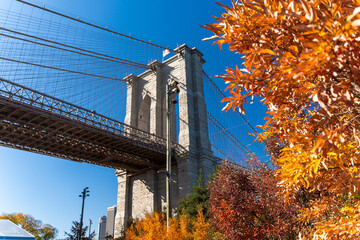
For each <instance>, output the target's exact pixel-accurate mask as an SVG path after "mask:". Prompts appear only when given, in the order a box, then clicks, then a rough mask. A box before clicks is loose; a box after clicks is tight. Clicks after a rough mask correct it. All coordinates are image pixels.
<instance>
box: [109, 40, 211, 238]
mask: <svg viewBox="0 0 360 240" xmlns="http://www.w3.org/2000/svg"><path fill="white" fill-rule="evenodd" d="M176 52H177V53H178V54H177V55H176V56H173V57H172V58H170V59H168V60H166V61H165V62H163V63H160V62H157V61H156V62H152V63H151V64H150V67H151V70H148V71H146V72H144V73H142V74H140V75H139V76H135V75H129V76H128V77H127V78H126V80H127V83H128V90H127V105H126V116H125V123H126V124H129V125H131V126H133V127H136V128H139V129H141V130H144V131H148V132H150V133H153V134H155V135H157V136H161V137H164V138H165V137H166V112H165V97H166V94H165V87H166V84H167V83H168V81H169V80H171V79H174V80H176V81H178V82H179V87H180V93H179V96H178V101H179V103H178V104H179V106H178V107H179V121H177V119H176V115H175V114H173V115H172V117H171V126H172V129H171V136H172V141H174V142H175V141H177V140H178V143H179V144H180V145H182V146H183V147H185V148H186V149H187V150H188V152H189V153H188V154H187V155H186V156H182V157H181V158H177V159H176V163H174V164H173V166H172V171H173V175H172V177H173V182H172V183H171V189H172V191H171V198H172V208H173V209H175V208H176V207H177V203H178V201H179V200H180V199H182V198H184V197H185V196H186V195H187V194H189V193H190V192H191V189H192V186H193V185H195V184H196V182H197V179H198V175H199V171H200V169H202V176H203V180H204V182H206V181H207V180H208V176H209V174H212V173H213V171H214V169H215V166H216V164H217V163H216V160H215V159H216V158H215V157H214V156H213V153H212V151H211V144H210V140H209V134H208V123H207V110H206V104H205V99H204V86H203V78H202V76H203V70H202V69H203V68H202V67H203V64H204V63H205V61H204V59H203V58H202V56H203V55H202V53H201V52H200V51H198V50H197V49H196V48H192V49H191V48H189V47H188V46H186V45H182V46H180V47H178V48H177V49H176ZM172 112H173V113H175V107H174V106H173V109H172ZM177 132H178V133H179V135H178V138H177V136H176V134H177ZM159 170H161V169H146V170H144V171H143V172H142V173H137V174H131V173H129V172H127V171H125V170H124V171H122V170H118V171H117V172H116V175H117V178H118V202H117V212H116V218H115V237H120V236H122V235H123V231H124V228H125V227H126V226H127V224H128V220H129V218H130V217H132V218H142V217H144V216H145V214H146V213H151V212H153V211H155V210H164V206H165V175H164V174H163V173H159Z"/></svg>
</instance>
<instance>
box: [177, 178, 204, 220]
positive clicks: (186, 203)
mask: <svg viewBox="0 0 360 240" xmlns="http://www.w3.org/2000/svg"><path fill="white" fill-rule="evenodd" d="M209 198H210V192H209V190H208V189H207V187H206V186H205V184H204V183H203V181H202V174H201V172H200V174H199V178H198V181H197V184H196V185H194V186H193V187H192V192H191V193H190V194H188V195H187V196H186V197H185V198H184V199H182V200H180V202H179V208H178V209H177V210H176V213H177V216H180V215H181V214H186V215H187V216H188V217H189V218H191V219H195V218H196V217H197V216H198V210H199V209H202V212H203V215H204V217H205V219H208V218H209Z"/></svg>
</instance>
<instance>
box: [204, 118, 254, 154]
mask: <svg viewBox="0 0 360 240" xmlns="http://www.w3.org/2000/svg"><path fill="white" fill-rule="evenodd" d="M207 114H208V119H209V120H210V121H211V122H212V123H214V124H215V125H216V126H217V127H218V128H219V129H220V131H221V132H223V133H224V134H225V135H226V136H227V137H228V138H229V139H230V140H231V141H232V142H233V143H234V144H235V145H236V146H238V148H240V149H241V150H242V151H243V152H244V153H245V154H251V153H252V152H251V151H250V150H249V149H247V148H246V147H245V146H244V144H242V143H241V142H240V141H239V140H238V139H237V138H236V137H234V135H232V134H231V133H230V132H229V131H228V130H227V129H226V128H225V127H224V126H223V125H221V123H219V121H218V120H216V118H214V117H213V116H212V115H211V114H210V113H209V112H208V113H207ZM239 145H240V146H239Z"/></svg>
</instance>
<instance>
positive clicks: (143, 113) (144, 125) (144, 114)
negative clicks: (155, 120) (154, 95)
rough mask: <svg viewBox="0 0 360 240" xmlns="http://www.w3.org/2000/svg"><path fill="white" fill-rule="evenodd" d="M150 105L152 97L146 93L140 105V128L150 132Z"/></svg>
mask: <svg viewBox="0 0 360 240" xmlns="http://www.w3.org/2000/svg"><path fill="white" fill-rule="evenodd" d="M150 107H151V98H150V97H149V95H146V96H145V97H144V99H143V101H142V103H141V105H140V109H139V114H138V128H139V129H140V130H143V131H146V132H150Z"/></svg>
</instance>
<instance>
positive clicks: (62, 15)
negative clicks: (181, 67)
mask: <svg viewBox="0 0 360 240" xmlns="http://www.w3.org/2000/svg"><path fill="white" fill-rule="evenodd" d="M16 1H18V2H21V3H24V4H27V5H29V6H32V7H35V8H38V9H41V10H44V11H47V12H50V13H53V14H56V15H58V16H61V17H65V18H68V19H71V20H73V21H77V22H80V23H83V24H85V25H88V26H91V27H94V28H98V29H101V30H104V31H106V32H110V33H113V34H116V35H119V36H122V37H126V38H129V39H132V40H134V41H138V42H141V43H145V44H148V45H151V46H154V47H158V48H161V49H167V50H169V51H171V52H175V51H174V50H172V49H169V48H167V47H163V46H160V45H157V44H154V43H151V42H147V41H144V40H141V39H138V38H134V37H130V36H127V35H125V34H122V33H119V32H115V31H113V30H110V29H107V28H104V27H100V26H97V25H95V24H92V23H88V22H85V21H82V20H80V19H78V18H73V17H70V16H67V15H65V14H62V13H59V12H56V11H53V10H50V9H47V8H44V7H41V6H38V5H35V4H32V3H29V2H27V1H23V0H16Z"/></svg>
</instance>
